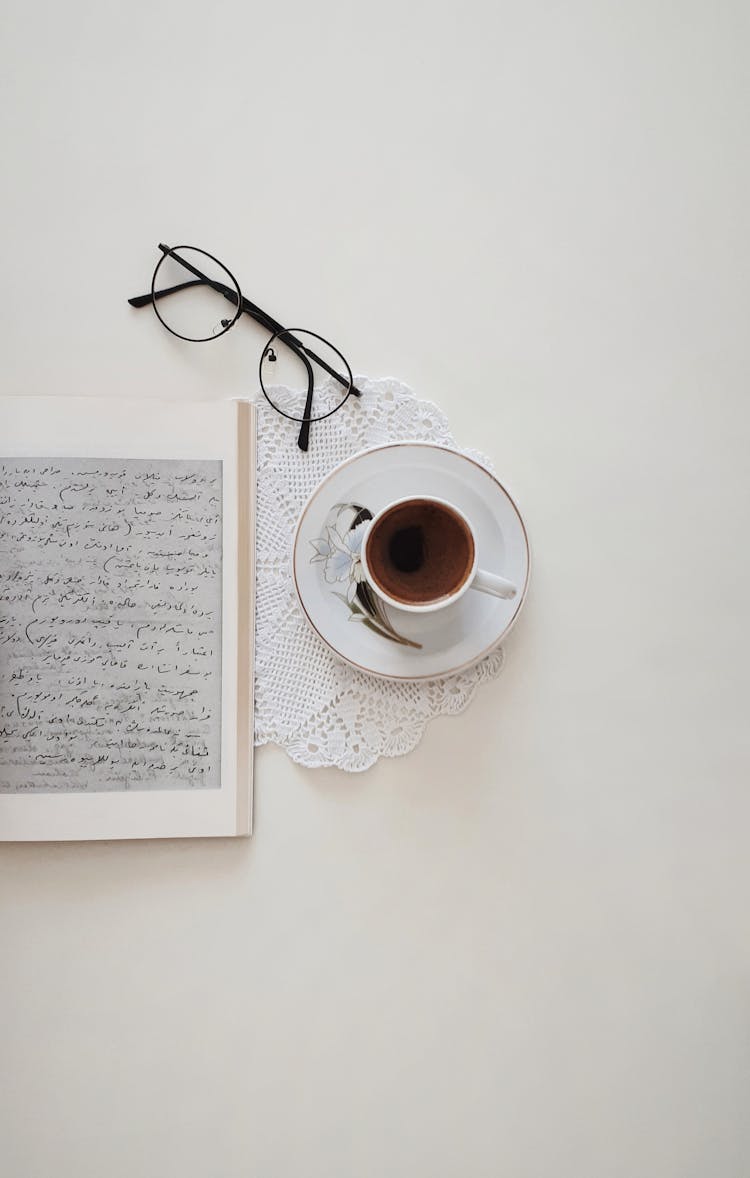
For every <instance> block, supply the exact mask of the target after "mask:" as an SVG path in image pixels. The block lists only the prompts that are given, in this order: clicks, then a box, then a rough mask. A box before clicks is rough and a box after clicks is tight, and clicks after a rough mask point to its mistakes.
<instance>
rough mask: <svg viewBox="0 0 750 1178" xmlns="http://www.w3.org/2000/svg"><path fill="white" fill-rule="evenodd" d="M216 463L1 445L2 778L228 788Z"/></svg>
mask: <svg viewBox="0 0 750 1178" xmlns="http://www.w3.org/2000/svg"><path fill="white" fill-rule="evenodd" d="M221 529H222V465H221V462H218V461H198V460H193V461H184V460H170V459H163V460H156V461H155V460H152V461H145V460H139V459H121V460H119V461H118V460H113V459H97V460H96V461H92V460H91V459H85V458H59V459H48V458H38V459H21V460H18V459H12V458H11V459H1V458H0V790H1V791H3V792H21V791H34V792H46V793H53V792H57V791H92V792H93V791H98V790H128V789H151V790H155V789H184V788H186V787H187V788H191V789H218V788H219V787H220V784H221Z"/></svg>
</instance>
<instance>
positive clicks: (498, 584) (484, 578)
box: [471, 569, 518, 600]
mask: <svg viewBox="0 0 750 1178" xmlns="http://www.w3.org/2000/svg"><path fill="white" fill-rule="evenodd" d="M471 587H472V589H478V590H479V592H480V593H489V594H490V595H491V596H492V597H503V598H505V599H506V600H509V599H510V598H511V597H515V596H516V593H517V592H518V590H517V589H516V586H515V585H514V584H513V582H512V581H506V580H505V577H498V576H497V574H496V573H488V572H486V571H485V570H484V569H477V571H476V574H475V576H474V580H473V581H472V582H471Z"/></svg>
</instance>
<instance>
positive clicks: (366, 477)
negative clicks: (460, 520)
mask: <svg viewBox="0 0 750 1178" xmlns="http://www.w3.org/2000/svg"><path fill="white" fill-rule="evenodd" d="M407 495H415V496H416V495H434V496H436V497H438V498H441V499H447V500H448V501H449V502H451V503H454V504H455V505H456V507H459V508H460V509H461V511H463V512H464V514H465V515H466V516H467V517H468V519H469V520H470V521H471V523H472V524H473V526H474V529H475V533H476V538H477V546H478V550H479V566H480V568H483V569H486V570H488V571H489V572H493V573H500V574H501V575H502V576H503V577H507V578H508V579H509V580H511V581H513V582H514V583H515V584H516V585H517V586H518V593H517V594H516V596H515V597H514V598H513V599H512V600H511V601H503V600H501V599H500V598H497V597H490V596H488V595H487V594H485V593H480V592H478V591H477V590H474V589H470V590H469V591H468V593H465V594H464V595H463V597H461V598H460V599H459V600H458V601H456V602H454V603H453V604H452V605H448V606H446V607H445V608H444V609H441V610H437V611H436V612H434V613H428V614H410V613H405V612H404V611H402V610H397V609H392V608H390V607H385V606H380V611H379V614H376V615H375V616H373V614H372V613H371V612H368V608H367V601H366V594H365V601H363V600H362V598H361V596H360V595H355V591H356V589H357V584H356V580H354V578H355V576H356V573H355V570H356V568H357V559H356V558H357V554H358V544H357V541H358V538H359V539H360V540H361V531H362V529H359V532H355V531H354V529H353V527H352V525H354V527H356V522H357V518H358V517H357V514H356V507H362V508H365V509H366V511H367V512H369V513H370V514H371V515H375V513H376V512H377V511H379V510H380V509H381V508H382V507H385V506H386V504H388V503H390V502H391V501H392V500H394V499H400V498H402V497H404V496H407ZM292 563H293V570H294V582H295V586H296V589H297V594H298V596H299V600H300V604H301V605H302V609H303V611H304V613H305V615H306V617H307V620H308V621H309V623H310V625H311V626H312V628H313V629H314V630H315V631H316V632H317V633H318V634H319V635H320V637H321V638H322V639H323V641H324V642H325V643H326V645H327V646H329V647H330V648H331V650H332V651H333V652H334V654H336V655H338V657H339V658H341V659H344V661H345V662H347V663H350V664H351V665H352V666H353V667H356V668H357V669H358V670H360V671H366V672H368V673H369V674H372V675H379V676H381V677H382V678H385V679H436V678H439V677H440V676H442V675H450V674H452V673H454V672H456V671H460V670H463V669H464V668H465V667H469V666H471V665H472V663H475V662H477V661H478V660H479V659H481V658H482V657H483V656H484V655H486V654H488V653H489V652H490V651H491V650H492V649H493V648H494V647H495V646H497V645H498V643H499V642H501V641H502V639H503V638H504V637H505V635H506V634H507V633H508V631H509V629H510V627H511V626H512V625H513V623H514V622H515V620H516V618H517V617H518V614H519V612H520V610H521V607H522V605H523V602H524V600H525V597H526V589H527V587H528V581H529V544H528V538H527V535H526V529H525V527H524V524H523V520H522V519H521V516H520V513H519V511H518V508H517V507H516V505H515V503H514V502H513V500H512V499H511V497H510V495H509V494H508V492H507V491H506V490H505V488H504V487H502V486H501V485H500V483H499V482H498V481H497V479H496V478H494V476H493V475H491V474H490V473H489V471H487V470H485V468H484V467H483V466H480V465H479V464H478V463H476V462H474V461H473V459H471V458H467V457H466V456H465V455H463V454H458V453H457V452H456V451H455V450H448V449H445V448H444V447H442V446H433V445H431V444H430V443H428V442H397V443H394V444H392V445H389V446H377V447H375V448H374V449H372V450H364V451H362V453H360V454H355V455H354V456H353V457H352V458H349V459H347V461H346V462H342V464H341V466H337V467H336V469H335V470H333V471H331V473H330V474H329V475H328V476H327V477H326V478H325V479H324V480H323V482H322V483H321V484H320V486H319V487H318V488H317V489H316V490H315V491H314V492H313V494H312V495H311V497H310V499H309V500H308V501H307V504H306V505H305V507H304V508H303V511H302V515H301V516H300V519H299V523H298V524H297V530H296V532H295V535H294V547H293V553H292ZM389 627H390V628H392V631H393V632H394V633H392V634H389V633H388V628H389ZM398 637H400V638H402V639H405V640H406V641H407V642H408V643H411V644H413V645H405V644H403V643H402V642H399V641H398V640H397V638H398Z"/></svg>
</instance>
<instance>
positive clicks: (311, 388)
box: [260, 327, 353, 421]
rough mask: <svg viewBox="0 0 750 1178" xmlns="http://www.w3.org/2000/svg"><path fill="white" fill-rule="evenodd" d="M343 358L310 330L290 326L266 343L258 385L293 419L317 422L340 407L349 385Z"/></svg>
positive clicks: (347, 369) (349, 378) (350, 372)
mask: <svg viewBox="0 0 750 1178" xmlns="http://www.w3.org/2000/svg"><path fill="white" fill-rule="evenodd" d="M352 383H353V377H352V370H351V368H350V367H349V365H348V364H347V362H346V360H345V359H344V357H343V356H342V354H341V352H339V350H338V348H334V346H333V344H329V343H328V341H327V340H325V339H323V337H322V336H320V335H316V334H315V332H314V331H305V330H304V329H303V328H298V327H290V328H287V329H286V330H285V331H279V332H277V333H276V335H274V336H272V337H271V339H270V340H269V341H268V343H267V344H266V346H265V348H264V349H263V352H262V354H261V358H260V384H261V388H262V389H263V393H264V395H265V397H266V399H267V400H268V401H270V403H271V404H272V405H273V407H274V409H277V410H278V412H279V413H282V414H283V415H284V417H291V418H292V419H293V420H294V421H304V420H305V419H306V418H309V419H310V421H319V420H320V419H321V418H322V417H329V416H330V414H331V413H335V412H336V410H337V409H340V408H341V406H342V405H343V403H344V401H345V400H346V398H347V397H348V396H349V391H350V389H351V387H352Z"/></svg>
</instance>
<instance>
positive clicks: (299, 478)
mask: <svg viewBox="0 0 750 1178" xmlns="http://www.w3.org/2000/svg"><path fill="white" fill-rule="evenodd" d="M356 384H357V388H359V389H361V390H362V393H363V395H362V398H361V400H358V399H357V398H355V397H350V398H349V400H348V401H347V402H346V404H345V405H344V406H343V407H342V408H341V409H340V410H339V411H338V412H337V413H334V414H333V415H332V416H331V417H329V418H327V419H326V420H325V421H321V422H319V423H316V424H314V425H313V426H312V429H311V438H310V449H309V451H308V453H307V454H303V453H302V452H301V451H300V450H299V448H298V447H297V434H298V432H299V426H298V425H295V423H294V422H293V421H289V420H287V418H285V417H282V416H281V414H279V413H276V412H275V411H274V410H273V409H272V408H271V407H270V405H268V404H266V403H265V402H260V403H259V404H258V506H257V549H256V553H257V565H256V575H257V604H256V609H257V615H256V651H255V743H256V745H262V744H269V743H273V744H278V745H281V747H282V748H284V749H286V751H287V752H288V753H289V756H290V757H291V758H292V759H293V760H294V761H298V762H299V764H301V765H307V766H310V767H312V768H315V767H320V766H323V765H327V766H331V765H335V766H337V767H338V768H339V769H347V770H349V771H350V772H357V771H359V770H362V769H367V768H369V766H370V765H372V764H373V762H374V761H376V760H377V759H378V757H395V756H400V755H401V754H402V753H408V752H409V751H410V750H411V749H413V748H414V747H415V745H416V744H418V742H419V740H420V739H421V737H422V734H423V733H424V730H425V727H426V725H427V723H428V721H429V720H431V719H432V718H433V717H434V716H442V715H446V714H448V713H456V712H460V711H462V710H463V709H464V708H465V707H466V705H467V704H468V703H469V701H470V700H471V698H472V696H473V695H474V692H475V691H476V689H477V687H478V686H479V684H480V683H483V682H484V681H485V680H487V679H492V678H494V677H495V676H496V675H497V674H498V673H499V671H500V668H501V667H502V665H503V653H502V650H501V649H497V650H495V651H493V652H492V653H491V654H489V655H487V657H486V658H484V659H483V660H482V661H481V662H480V663H477V664H476V665H475V666H473V667H470V668H469V669H468V670H466V671H461V672H460V673H458V674H456V675H450V676H447V677H445V678H443V679H434V680H429V681H421V682H416V683H403V682H398V683H396V682H394V683H389V682H387V681H384V680H382V679H377V678H375V677H374V676H371V675H366V674H363V673H362V672H361V671H356V670H355V669H354V668H353V667H350V666H349V665H348V664H346V663H343V662H339V660H338V659H336V658H335V657H334V656H333V654H331V652H330V650H329V649H328V648H327V647H326V646H324V645H323V643H322V642H321V641H320V639H319V638H318V636H317V635H316V634H315V633H314V632H313V631H312V630H311V628H310V627H309V625H308V623H307V622H306V620H305V618H304V615H303V613H302V610H301V608H300V606H299V603H298V601H297V595H296V593H295V591H294V585H293V582H292V576H291V538H292V536H293V533H294V529H295V526H296V523H297V519H298V518H299V515H300V512H301V511H302V508H303V506H304V505H305V503H306V502H307V500H308V498H309V497H310V495H311V494H312V492H313V491H314V490H315V488H316V486H317V485H318V483H319V482H320V481H321V479H322V478H323V477H324V476H325V475H327V474H328V473H329V471H331V470H333V468H334V467H335V466H338V464H339V463H340V462H343V461H344V459H345V458H348V457H350V455H352V454H355V453H357V451H358V450H364V449H366V448H367V447H369V446H382V445H383V444H384V443H387V442H396V441H404V440H408V441H427V442H435V443H436V444H438V445H443V446H450V447H452V448H453V449H456V450H461V452H462V453H464V454H470V455H471V457H472V458H475V459H476V460H477V461H479V462H481V463H482V464H483V465H484V466H486V467H488V469H491V465H490V463H489V462H488V460H487V459H486V458H485V457H484V455H481V454H477V453H476V451H473V450H466V449H465V448H462V447H460V446H458V445H457V443H456V440H455V438H454V437H453V434H452V433H451V432H450V429H449V428H448V422H447V420H446V418H445V415H444V414H443V413H442V412H441V411H440V410H439V409H438V408H437V406H436V405H434V404H432V402H430V401H420V400H417V398H416V397H415V396H414V393H413V392H412V391H411V390H410V389H409V388H407V387H406V385H403V384H401V383H400V382H399V381H397V380H368V379H367V378H366V377H359V376H358V377H356Z"/></svg>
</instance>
